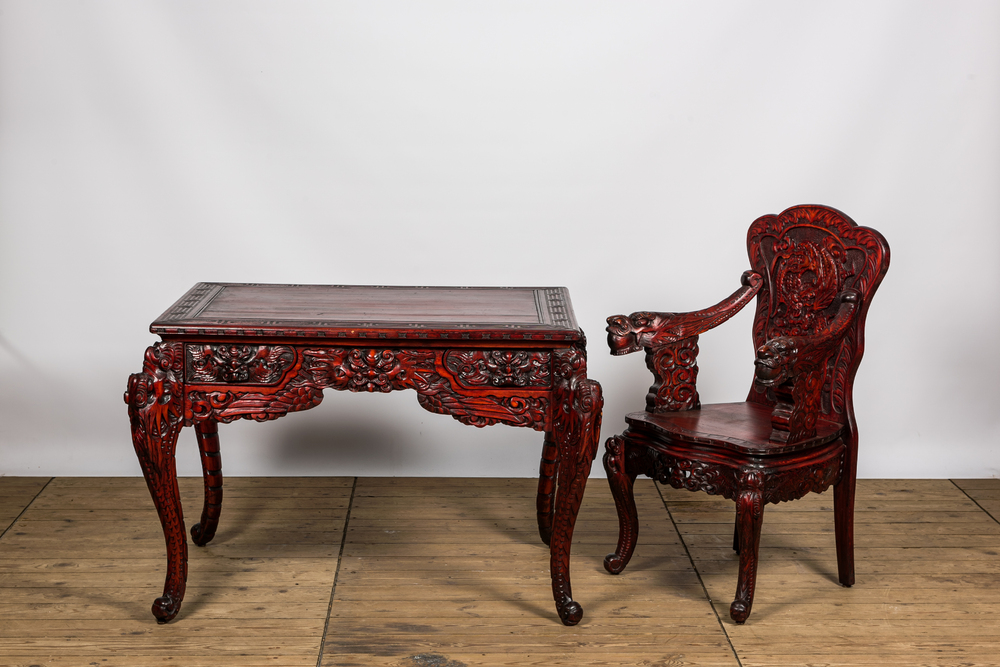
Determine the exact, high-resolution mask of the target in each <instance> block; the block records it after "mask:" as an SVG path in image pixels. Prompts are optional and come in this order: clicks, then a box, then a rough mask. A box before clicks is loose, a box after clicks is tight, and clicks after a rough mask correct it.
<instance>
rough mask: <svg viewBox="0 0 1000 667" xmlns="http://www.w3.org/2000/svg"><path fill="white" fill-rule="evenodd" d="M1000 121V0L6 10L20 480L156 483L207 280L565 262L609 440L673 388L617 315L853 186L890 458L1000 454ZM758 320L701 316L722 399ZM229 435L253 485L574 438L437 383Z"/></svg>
mask: <svg viewBox="0 0 1000 667" xmlns="http://www.w3.org/2000/svg"><path fill="white" fill-rule="evenodd" d="M998 119H1000V4H998V3H995V2H968V1H966V2H956V1H955V0H949V1H948V2H915V1H913V0H903V1H899V2H888V1H886V2H869V1H866V2H845V1H843V0H837V1H835V2H810V3H802V2H797V1H788V2H734V1H728V2H711V3H703V2H649V3H645V2H624V3H619V2H578V1H572V2H542V3H536V2H476V3H472V2H460V1H457V0H456V1H455V2H423V1H421V2H403V1H398V2H361V1H359V2H328V1H319V2H296V3H287V2H261V1H253V0H239V1H233V2H221V1H209V2H201V1H199V2H130V1H128V2H124V1H123V2H97V1H93V2H86V1H84V2H55V1H53V2H44V3H42V2H34V1H31V0H27V1H11V0H3V1H0V335H2V341H0V474H9V475H135V474H139V467H138V465H137V463H136V461H135V456H134V454H133V452H132V447H131V444H130V438H129V429H128V423H127V417H126V410H125V405H124V403H123V402H122V398H121V396H122V392H123V390H124V388H125V383H126V379H127V376H128V374H129V373H131V372H135V371H138V370H139V368H140V366H141V359H142V353H143V350H144V349H145V347H146V346H147V345H149V344H151V343H152V342H153V340H154V337H153V336H152V335H150V334H149V333H148V331H147V328H146V327H147V325H148V324H149V322H150V321H152V320H153V319H154V318H155V317H156V316H157V315H159V314H160V313H161V312H162V311H163V310H165V309H166V308H167V306H169V305H170V304H171V303H172V302H173V301H174V300H175V299H176V298H177V297H178V296H180V295H181V294H182V293H183V292H184V291H185V290H187V289H188V288H189V287H190V286H191V285H193V284H194V283H195V282H197V281H202V280H204V281H234V282H238V281H253V282H297V283H359V284H404V285H406V284H428V285H455V284H467V285H505V284H528V285H546V284H554V285H566V286H567V287H569V288H570V291H571V293H572V295H573V300H574V304H575V307H576V313H577V317H578V319H579V321H580V323H581V325H582V326H583V327H584V329H585V330H586V331H587V332H588V334H589V335H590V351H591V355H590V356H591V362H590V375H591V377H593V378H595V379H598V380H599V381H601V382H602V383H603V385H604V391H605V396H606V399H607V404H606V409H605V419H604V422H605V427H604V435H605V437H606V436H609V435H611V434H613V433H617V432H619V431H620V430H621V427H622V425H623V421H622V416H623V414H624V413H625V412H627V411H630V410H633V409H639V408H641V406H642V404H643V396H644V394H645V390H646V387H647V385H648V383H649V376H648V374H647V371H646V369H645V367H644V365H643V360H642V357H641V355H639V354H637V355H632V356H630V357H624V358H611V357H610V356H608V355H607V352H606V348H605V345H604V334H603V327H604V318H605V317H607V316H608V315H611V314H615V313H620V312H624V313H628V312H631V311H633V310H638V309H662V310H688V309H696V308H700V307H704V306H707V305H710V304H712V303H715V302H716V301H717V300H718V299H720V298H722V297H723V296H725V295H727V294H729V293H730V292H731V291H732V290H733V289H735V287H736V286H737V284H738V279H739V276H740V273H741V272H742V271H743V270H744V269H745V268H747V266H748V263H747V259H746V254H745V248H744V238H745V232H746V228H747V226H748V225H749V223H750V222H751V221H752V220H753V219H754V218H756V217H757V216H758V215H761V214H764V213H776V212H779V211H781V210H782V209H784V208H786V207H787V206H790V205H794V204H800V203H824V204H829V205H832V206H835V207H837V208H840V209H841V210H843V211H845V212H846V213H847V214H848V215H851V216H852V217H853V218H854V219H855V220H856V221H858V222H859V223H860V224H866V225H870V226H873V227H875V228H877V229H879V230H880V231H882V232H883V233H884V234H885V236H886V237H887V238H888V240H889V243H890V245H891V246H892V258H893V259H892V266H891V268H890V270H889V274H888V277H887V278H886V280H885V282H884V283H883V286H882V289H881V291H880V293H879V295H878V296H877V298H876V300H875V303H874V305H873V307H872V310H871V314H870V317H869V324H868V347H867V356H866V359H865V362H864V363H863V364H862V367H861V369H860V371H859V374H858V380H857V385H856V399H857V406H858V408H857V410H858V421H859V424H860V430H861V438H862V450H861V474H862V476H866V477H988V476H996V475H997V474H998V472H1000V456H998V443H1000V423H998V416H997V415H998V406H1000V400H998V399H1000V388H998V385H1000V383H998V381H997V378H998V377H1000V353H998V346H997V340H998V331H1000V326H998V324H1000V313H998V310H1000V294H998V292H1000V275H998V274H1000V224H998V222H1000V220H998V217H1000V216H998V211H1000V122H998ZM749 318H750V313H749V311H747V312H745V313H743V314H742V315H741V316H740V317H739V318H737V319H735V320H733V321H731V322H730V323H728V324H727V325H726V326H725V327H723V328H721V329H719V330H716V331H714V332H712V333H710V334H707V335H706V336H704V337H703V338H702V346H701V347H702V353H701V357H700V363H701V367H702V372H701V377H700V390H701V393H702V398H703V400H706V401H717V400H742V398H743V397H744V396H745V394H746V391H747V389H748V387H749V383H750V380H751V377H752V346H751V343H750V331H749V328H750V319H749ZM222 440H223V457H224V459H225V469H226V471H227V472H228V473H229V474H235V475H246V474H255V475H263V474H322V475H355V474H360V475H463V476H479V475H481V476H531V475H534V474H535V471H536V469H537V457H538V453H539V451H540V446H541V439H540V436H539V434H537V433H535V432H533V431H529V430H523V429H511V428H506V427H500V426H497V427H492V428H489V429H485V430H476V429H471V428H468V427H465V426H462V425H460V424H458V423H457V422H454V421H453V420H451V419H449V418H447V417H442V416H438V415H432V414H430V413H427V412H424V411H423V410H422V409H421V408H419V406H418V405H417V403H416V400H415V396H414V395H413V394H412V393H410V392H403V393H397V394H391V395H379V396H371V395H353V394H346V393H336V392H329V393H328V395H327V397H326V403H325V404H324V405H322V406H320V407H318V408H316V409H314V410H312V411H310V412H306V413H302V414H296V415H291V416H288V417H285V418H283V419H281V420H279V421H276V422H273V423H269V424H256V423H252V422H250V423H247V422H243V423H239V424H233V425H230V426H224V427H223V428H222ZM178 456H179V465H180V472H181V473H182V474H198V473H199V468H198V464H197V458H196V456H195V445H194V437H193V435H192V433H191V432H190V429H187V430H186V431H185V433H184V434H183V435H182V438H181V442H180V445H179V455H178ZM595 472H598V474H603V471H600V463H599V462H598V463H597V466H596V468H595Z"/></svg>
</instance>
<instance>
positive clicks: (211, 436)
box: [191, 419, 222, 547]
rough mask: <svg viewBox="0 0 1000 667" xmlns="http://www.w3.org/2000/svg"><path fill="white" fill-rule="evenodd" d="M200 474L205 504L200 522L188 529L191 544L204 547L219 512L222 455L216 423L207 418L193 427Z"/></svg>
mask: <svg viewBox="0 0 1000 667" xmlns="http://www.w3.org/2000/svg"><path fill="white" fill-rule="evenodd" d="M194 429H195V433H196V434H197V436H198V449H199V451H201V473H202V476H203V477H204V479H205V504H204V506H203V507H202V510H201V521H199V522H198V523H196V524H195V525H193V526H191V541H192V542H194V543H195V544H197V545H198V546H199V547H203V546H205V545H206V544H208V543H209V542H211V541H212V538H213V537H215V530H216V529H217V528H218V527H219V514H220V513H221V512H222V455H221V454H220V453H219V423H218V422H216V421H215V420H212V419H209V420H206V421H203V422H199V423H197V424H195V427H194Z"/></svg>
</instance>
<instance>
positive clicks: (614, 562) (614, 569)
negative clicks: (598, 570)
mask: <svg viewBox="0 0 1000 667" xmlns="http://www.w3.org/2000/svg"><path fill="white" fill-rule="evenodd" d="M626 565H628V561H627V560H626V559H624V558H622V557H621V556H619V555H618V554H617V553H613V554H608V555H607V556H605V557H604V569H605V570H607V571H608V572H610V573H611V574H621V572H622V570H624V569H625V566H626Z"/></svg>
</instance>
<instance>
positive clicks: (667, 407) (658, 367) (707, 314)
mask: <svg viewBox="0 0 1000 667" xmlns="http://www.w3.org/2000/svg"><path fill="white" fill-rule="evenodd" d="M740 282H741V283H742V284H743V286H742V287H740V288H739V289H738V290H736V291H735V292H733V293H732V294H731V295H730V296H729V297H728V298H726V299H723V300H722V301H720V302H719V303H717V304H716V305H714V306H712V307H711V308H706V309H704V310H697V311H694V312H691V313H654V312H637V313H632V314H631V315H629V316H628V317H625V316H624V315H615V316H613V317H609V318H608V328H607V332H608V347H610V348H611V354H614V355H622V354H629V353H631V352H636V351H638V350H640V349H644V350H645V351H646V366H647V367H648V368H649V370H650V372H651V373H652V374H653V377H654V378H655V381H654V383H653V386H651V387H650V388H649V393H648V394H647V395H646V410H647V411H649V412H673V411H677V410H692V409H694V408H697V407H698V406H699V405H701V403H700V401H699V399H698V390H697V387H696V380H697V377H698V336H699V334H702V333H704V332H706V331H708V330H710V329H713V328H715V327H717V326H719V325H720V324H722V323H723V322H725V321H726V320H728V319H729V318H731V317H732V316H733V315H735V314H736V313H738V312H740V310H741V309H742V308H743V307H744V306H745V305H746V304H747V303H749V302H750V300H751V299H752V298H753V297H754V296H756V294H757V292H759V291H760V288H761V286H762V285H763V284H764V279H763V278H762V277H761V276H760V274H758V273H755V272H753V271H746V272H744V273H743V276H742V277H741V278H740Z"/></svg>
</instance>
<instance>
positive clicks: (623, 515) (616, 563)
mask: <svg viewBox="0 0 1000 667" xmlns="http://www.w3.org/2000/svg"><path fill="white" fill-rule="evenodd" d="M627 446H628V444H627V441H626V440H625V438H623V437H622V436H620V435H616V436H614V437H611V438H608V441H607V443H606V444H605V445H604V448H605V451H604V470H605V471H606V472H607V474H608V484H609V485H610V486H611V495H612V497H614V499H615V509H616V510H618V547H617V548H616V549H615V552H614V553H610V554H608V555H607V556H605V557H604V569H605V570H607V571H608V572H610V573H611V574H619V573H620V572H621V571H622V570H624V569H625V566H626V565H628V562H629V561H630V560H631V559H632V552H633V551H635V545H636V541H637V540H638V539H639V516H638V514H637V512H636V509H635V494H634V491H633V487H634V486H635V478H636V475H637V473H635V472H634V471H633V472H630V471H629V470H627V466H626V447H627Z"/></svg>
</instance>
